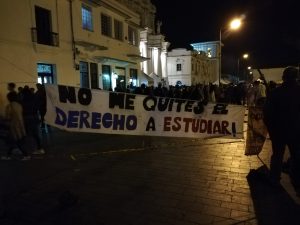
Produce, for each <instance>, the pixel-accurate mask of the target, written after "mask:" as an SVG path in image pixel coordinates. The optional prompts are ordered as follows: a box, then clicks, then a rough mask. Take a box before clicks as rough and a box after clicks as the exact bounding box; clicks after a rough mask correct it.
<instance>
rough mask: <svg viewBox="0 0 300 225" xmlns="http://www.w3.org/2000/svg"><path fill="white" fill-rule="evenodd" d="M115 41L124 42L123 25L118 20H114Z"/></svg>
mask: <svg viewBox="0 0 300 225" xmlns="http://www.w3.org/2000/svg"><path fill="white" fill-rule="evenodd" d="M114 28H115V39H118V40H120V41H123V23H122V22H121V21H118V20H114Z"/></svg>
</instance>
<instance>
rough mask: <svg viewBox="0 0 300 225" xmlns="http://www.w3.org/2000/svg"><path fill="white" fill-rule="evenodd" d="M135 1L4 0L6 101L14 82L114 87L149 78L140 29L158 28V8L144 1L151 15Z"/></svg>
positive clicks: (0, 55)
mask: <svg viewBox="0 0 300 225" xmlns="http://www.w3.org/2000/svg"><path fill="white" fill-rule="evenodd" d="M130 2H131V1H118V0H22V1H20V0H2V1H1V2H0V6H1V7H0V11H1V13H0V18H1V22H0V23H1V28H2V29H1V31H0V66H1V68H2V75H1V76H0V86H1V89H0V103H1V105H2V106H3V105H4V103H5V101H6V98H5V95H6V93H7V90H6V85H7V83H8V82H14V83H16V84H17V86H24V85H29V86H30V87H35V84H36V83H37V82H39V83H44V84H46V83H53V84H64V85H70V86H77V87H86V88H94V89H98V88H101V89H104V90H110V89H114V88H115V87H117V86H119V87H121V88H126V86H127V85H134V86H137V85H140V84H141V83H142V82H143V81H145V80H147V79H148V78H149V76H145V75H144V73H143V72H142V67H141V65H142V64H143V61H146V60H149V59H148V58H147V56H148V55H149V53H146V54H145V56H146V57H143V56H141V52H140V33H141V32H142V31H144V30H145V29H146V27H144V26H145V25H152V26H154V25H153V24H154V15H155V10H156V9H155V7H153V5H151V3H150V0H149V1H142V2H144V5H143V7H140V9H143V10H144V11H145V7H146V8H147V10H148V11H147V10H146V11H147V12H149V15H150V16H144V17H141V16H140V15H141V14H142V13H137V12H136V11H138V10H136V9H135V11H134V10H132V9H131V7H128V4H130ZM16 18H19V19H16ZM20 18H21V19H20ZM142 25H143V26H142ZM149 80H151V79H150V78H149ZM2 103H3V104H2Z"/></svg>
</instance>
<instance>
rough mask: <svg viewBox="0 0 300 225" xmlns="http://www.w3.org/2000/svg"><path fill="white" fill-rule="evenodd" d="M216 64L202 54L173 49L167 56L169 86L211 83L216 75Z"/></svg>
mask: <svg viewBox="0 0 300 225" xmlns="http://www.w3.org/2000/svg"><path fill="white" fill-rule="evenodd" d="M215 64H216V62H215V61H214V60H213V59H210V58H209V57H208V56H207V55H206V54H204V53H203V52H202V53H201V52H198V51H194V50H192V51H191V50H186V49H183V48H178V49H173V50H172V51H170V52H168V56H167V74H168V81H169V84H170V85H173V86H175V85H177V84H179V85H186V86H191V85H196V84H209V83H213V82H214V79H215V74H216V73H217V69H218V68H217V67H216V66H215Z"/></svg>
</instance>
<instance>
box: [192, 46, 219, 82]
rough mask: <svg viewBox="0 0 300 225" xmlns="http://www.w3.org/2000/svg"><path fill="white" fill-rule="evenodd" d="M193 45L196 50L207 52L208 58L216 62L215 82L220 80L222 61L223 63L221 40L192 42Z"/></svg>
mask: <svg viewBox="0 0 300 225" xmlns="http://www.w3.org/2000/svg"><path fill="white" fill-rule="evenodd" d="M191 46H192V47H193V49H194V50H196V51H198V52H203V53H204V54H206V56H207V57H208V58H210V60H211V61H212V63H213V64H214V67H216V69H214V71H215V73H214V74H212V76H213V82H217V83H218V82H219V78H221V74H220V73H221V70H220V63H221V57H220V56H221V54H220V42H219V41H208V42H198V43H192V44H191Z"/></svg>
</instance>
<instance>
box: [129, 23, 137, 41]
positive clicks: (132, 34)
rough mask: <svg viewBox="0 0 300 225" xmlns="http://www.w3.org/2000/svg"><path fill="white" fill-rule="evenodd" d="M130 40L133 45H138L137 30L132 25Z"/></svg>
mask: <svg viewBox="0 0 300 225" xmlns="http://www.w3.org/2000/svg"><path fill="white" fill-rule="evenodd" d="M128 42H129V44H132V45H137V44H138V43H137V31H136V29H134V28H132V27H128Z"/></svg>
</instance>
